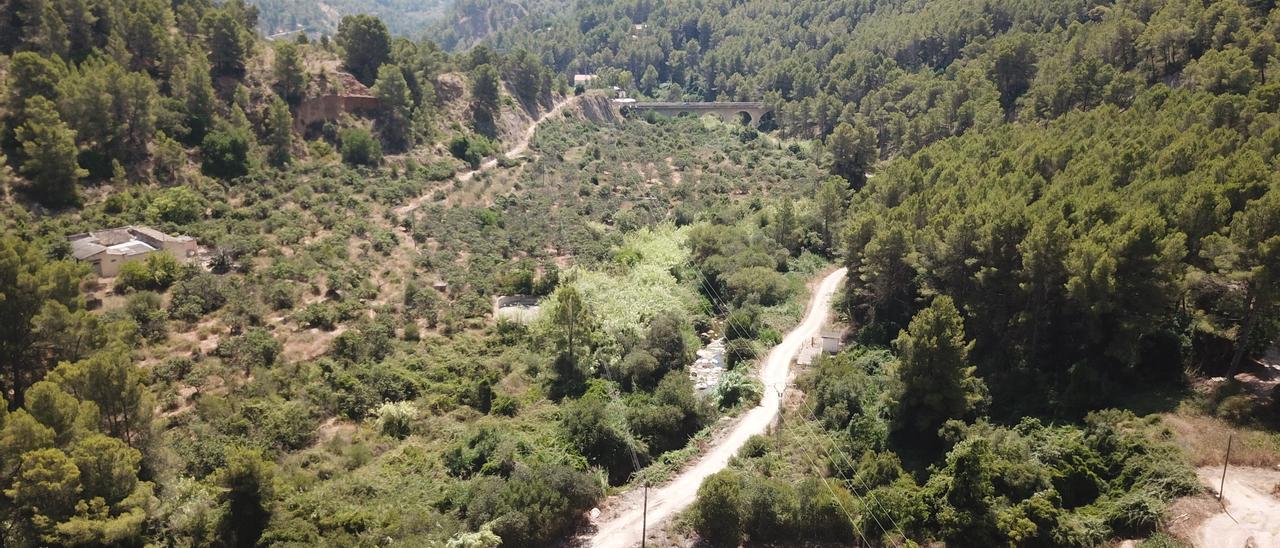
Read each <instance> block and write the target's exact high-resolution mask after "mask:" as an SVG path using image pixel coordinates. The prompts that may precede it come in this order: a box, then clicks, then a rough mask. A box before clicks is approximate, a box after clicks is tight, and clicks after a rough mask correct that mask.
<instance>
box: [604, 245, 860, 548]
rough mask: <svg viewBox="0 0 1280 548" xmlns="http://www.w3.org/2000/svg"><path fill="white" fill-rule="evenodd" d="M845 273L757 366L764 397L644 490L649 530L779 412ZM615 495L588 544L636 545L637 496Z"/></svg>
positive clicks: (819, 292)
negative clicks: (794, 363) (668, 477)
mask: <svg viewBox="0 0 1280 548" xmlns="http://www.w3.org/2000/svg"><path fill="white" fill-rule="evenodd" d="M844 275H845V269H843V268H841V269H840V270H837V271H835V272H832V273H831V274H829V275H827V276H826V277H825V278H823V279H822V281H821V282H820V283H819V284H818V286H817V287H816V288H815V289H814V291H813V297H812V298H811V299H810V301H809V309H808V312H806V314H805V317H804V321H803V322H801V323H800V325H799V326H797V327H796V328H795V329H793V330H791V332H790V333H787V336H786V337H785V338H783V339H782V342H781V343H779V344H778V346H775V347H773V350H772V351H770V352H769V356H768V357H767V358H766V359H765V361H764V363H763V364H762V365H761V367H760V380H761V381H762V382H763V383H764V397H763V398H761V401H760V405H759V406H757V407H756V408H754V409H752V410H750V411H748V412H747V413H746V414H744V415H743V416H742V417H740V418H739V419H738V422H737V424H735V425H734V426H733V427H732V429H731V430H730V431H729V432H728V433H727V434H726V435H725V436H723V437H722V438H721V439H719V440H717V441H716V442H715V444H714V445H712V446H711V447H709V448H708V449H707V451H706V452H705V453H704V454H703V456H702V457H701V458H699V459H698V460H697V461H696V462H694V463H693V465H692V466H690V467H689V468H688V469H686V470H685V471H684V472H682V473H680V475H678V476H676V477H675V479H673V480H672V481H671V482H670V483H668V484H666V485H663V486H661V487H657V488H650V489H649V517H648V530H649V531H653V530H655V529H657V528H658V526H659V525H660V524H661V523H662V522H663V521H665V520H667V519H668V518H670V517H672V516H674V515H675V514H676V513H677V512H679V511H680V510H682V509H684V508H685V507H687V506H689V505H690V504H692V503H693V501H694V499H695V498H696V497H697V494H698V487H699V486H700V485H702V480H703V479H706V477H707V476H710V475H711V474H714V473H716V472H718V471H720V470H721V469H723V468H724V467H725V465H727V464H728V463H729V457H731V456H733V455H734V454H735V453H737V452H738V448H740V447H742V444H743V443H746V441H747V439H748V438H750V437H751V436H754V435H756V434H763V433H764V432H765V431H766V430H767V429H768V427H769V424H770V423H772V422H773V420H774V417H776V416H777V414H778V408H779V401H778V395H779V393H780V392H781V391H782V389H783V388H785V387H786V385H787V383H788V382H789V377H790V373H791V360H792V359H793V358H794V357H795V355H796V353H797V352H799V351H800V348H801V347H802V346H804V343H805V341H806V340H808V339H811V338H813V337H814V336H815V335H817V334H818V333H819V330H821V329H822V325H823V324H824V323H825V322H826V320H827V316H828V313H829V312H830V310H831V296H832V294H834V293H835V291H836V289H837V288H838V287H839V286H840V281H841V280H843V279H844ZM619 498H621V499H623V500H622V501H620V505H621V506H623V508H622V509H621V510H619V511H618V512H617V513H615V514H613V515H607V514H606V515H604V516H602V521H601V522H599V523H597V524H596V532H595V533H594V534H593V535H592V536H591V537H590V540H589V542H588V544H589V545H590V546H593V547H596V548H631V547H632V546H635V545H637V544H639V543H640V525H641V523H640V522H641V520H642V519H643V518H642V508H641V507H640V499H639V497H638V496H637V494H636V492H635V491H632V492H630V493H626V494H623V495H619Z"/></svg>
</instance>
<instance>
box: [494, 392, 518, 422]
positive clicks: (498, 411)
mask: <svg viewBox="0 0 1280 548" xmlns="http://www.w3.org/2000/svg"><path fill="white" fill-rule="evenodd" d="M519 412H520V402H519V401H518V400H516V399H515V398H513V397H511V396H508V395H506V394H499V395H498V396H497V397H495V398H494V399H493V405H491V406H490V407H489V413H491V414H494V415H502V416H504V417H514V416H516V413H519Z"/></svg>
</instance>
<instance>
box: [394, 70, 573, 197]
mask: <svg viewBox="0 0 1280 548" xmlns="http://www.w3.org/2000/svg"><path fill="white" fill-rule="evenodd" d="M581 97H584V96H583V95H573V96H570V97H568V98H565V99H563V100H561V101H560V102H559V103H556V104H555V106H553V107H551V110H548V111H547V112H545V113H543V114H542V116H539V117H538V119H537V120H534V121H533V123H532V124H529V127H528V128H525V130H524V134H523V135H521V136H520V139H519V140H517V141H516V142H515V143H512V145H511V148H509V149H507V151H506V152H504V153H502V156H504V157H506V158H507V159H515V158H519V157H521V156H523V155H524V153H525V151H526V150H529V141H532V140H533V134H534V133H536V132H537V131H538V126H540V125H542V123H543V122H545V121H547V120H550V119H551V117H552V116H555V115H557V114H559V113H560V112H561V111H563V110H564V107H567V106H569V105H570V104H571V103H575V102H577V101H578V99H579V98H581ZM495 167H498V158H497V157H493V158H488V159H486V160H485V161H483V162H481V163H480V167H478V168H476V169H471V170H467V171H460V172H458V173H457V174H455V175H454V178H455V179H457V180H459V181H462V182H466V181H470V180H471V178H472V177H475V176H476V174H477V173H483V172H485V171H489V170H491V169H493V168H495ZM446 180H447V179H446ZM429 195H430V193H427V192H424V193H423V194H422V196H419V197H417V198H414V199H413V200H410V201H409V203H407V204H405V205H402V206H400V207H398V208H396V210H395V212H396V214H397V215H404V214H406V213H409V212H411V211H413V210H415V209H418V207H419V206H421V205H422V202H423V201H424V200H426V199H427V198H428V197H429Z"/></svg>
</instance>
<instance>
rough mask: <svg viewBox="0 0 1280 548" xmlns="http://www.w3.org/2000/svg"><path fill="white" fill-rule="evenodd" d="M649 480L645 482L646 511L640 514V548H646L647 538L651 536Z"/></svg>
mask: <svg viewBox="0 0 1280 548" xmlns="http://www.w3.org/2000/svg"><path fill="white" fill-rule="evenodd" d="M648 529H649V480H645V481H644V510H642V511H641V512H640V548H645V547H644V544H645V537H647V536H649V532H648Z"/></svg>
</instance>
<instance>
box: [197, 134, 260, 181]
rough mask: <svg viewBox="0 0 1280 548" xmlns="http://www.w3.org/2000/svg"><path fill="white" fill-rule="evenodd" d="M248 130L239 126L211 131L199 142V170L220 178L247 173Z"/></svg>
mask: <svg viewBox="0 0 1280 548" xmlns="http://www.w3.org/2000/svg"><path fill="white" fill-rule="evenodd" d="M252 138H253V137H252V136H251V135H249V131H248V130H246V129H241V128H230V129H225V130H217V131H211V132H209V134H208V135H205V136H204V141H203V142H201V143H200V170H201V171H202V172H204V174H205V175H208V176H210V177H217V178H220V179H235V178H236V177H243V176H245V175H248V173H249V143H250V142H251V140H252Z"/></svg>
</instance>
